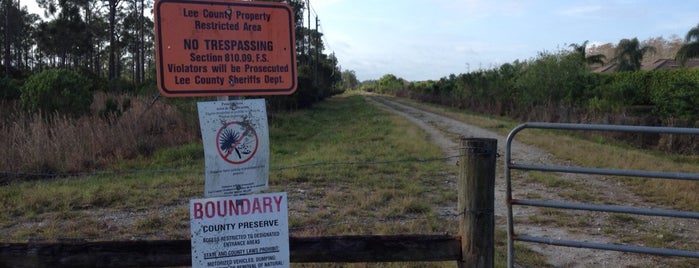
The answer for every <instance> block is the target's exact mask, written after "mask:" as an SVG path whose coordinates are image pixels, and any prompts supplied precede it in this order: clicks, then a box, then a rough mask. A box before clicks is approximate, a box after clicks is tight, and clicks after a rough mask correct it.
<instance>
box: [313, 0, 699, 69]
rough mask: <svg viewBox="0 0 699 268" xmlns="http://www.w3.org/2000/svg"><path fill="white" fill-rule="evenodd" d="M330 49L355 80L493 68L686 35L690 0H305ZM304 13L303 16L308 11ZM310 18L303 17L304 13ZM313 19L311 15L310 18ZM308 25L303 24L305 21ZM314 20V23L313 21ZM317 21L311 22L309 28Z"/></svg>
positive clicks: (694, 5)
mask: <svg viewBox="0 0 699 268" xmlns="http://www.w3.org/2000/svg"><path fill="white" fill-rule="evenodd" d="M310 4H311V7H312V9H311V11H312V16H315V15H316V14H317V15H318V19H319V20H320V29H321V32H322V33H323V34H324V35H325V39H324V41H325V45H326V50H327V51H328V52H334V53H335V56H336V57H337V58H338V61H339V64H340V65H341V67H342V69H343V70H353V71H354V72H355V73H356V75H357V78H358V79H359V81H364V80H368V79H379V78H380V77H381V76H383V75H385V74H393V75H395V76H397V77H400V78H403V79H406V80H408V81H423V80H437V79H439V78H442V77H445V76H448V75H449V74H460V73H467V72H473V71H476V70H478V69H492V68H494V67H497V66H500V65H502V64H505V63H511V62H514V61H515V60H520V61H524V60H531V59H534V58H536V56H537V55H538V53H539V52H544V51H548V52H556V51H559V50H561V49H569V45H570V44H573V43H575V44H582V43H583V42H585V41H586V40H588V41H589V43H588V47H589V46H590V45H593V44H605V43H612V44H615V45H616V44H617V43H618V42H619V41H620V40H621V39H624V38H634V37H636V38H638V39H639V40H640V41H643V40H646V39H649V38H654V37H664V38H665V39H670V38H671V37H673V36H675V37H679V38H684V36H685V35H686V34H687V32H688V31H689V29H690V28H692V27H695V26H697V25H698V24H699V1H695V0H657V1H644V0H634V1H631V0H422V1H416V0H402V1H397V0H310ZM305 16H308V15H307V14H306V15H305ZM306 19H307V17H306ZM311 19H312V20H313V21H314V20H315V19H314V18H313V17H312V18H311ZM306 23H307V22H306ZM312 25H314V24H312ZM313 27H315V26H313Z"/></svg>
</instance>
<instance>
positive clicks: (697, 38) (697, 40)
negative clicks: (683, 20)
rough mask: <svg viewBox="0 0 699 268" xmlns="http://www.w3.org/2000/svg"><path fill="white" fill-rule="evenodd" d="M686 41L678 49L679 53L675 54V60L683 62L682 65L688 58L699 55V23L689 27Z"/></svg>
mask: <svg viewBox="0 0 699 268" xmlns="http://www.w3.org/2000/svg"><path fill="white" fill-rule="evenodd" d="M684 41H685V42H686V43H685V44H684V45H682V47H680V50H678V51H677V54H675V60H676V61H678V62H679V63H680V64H682V66H684V64H685V63H686V62H687V60H688V59H691V58H697V57H699V25H697V26H695V27H693V28H692V29H689V32H687V36H686V37H685V38H684Z"/></svg>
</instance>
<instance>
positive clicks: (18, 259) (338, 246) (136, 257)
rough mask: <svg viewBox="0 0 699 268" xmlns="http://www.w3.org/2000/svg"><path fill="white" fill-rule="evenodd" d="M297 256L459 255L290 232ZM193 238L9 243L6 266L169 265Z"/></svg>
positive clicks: (384, 239) (395, 241)
mask: <svg viewBox="0 0 699 268" xmlns="http://www.w3.org/2000/svg"><path fill="white" fill-rule="evenodd" d="M289 247H290V252H289V253H290V257H291V262H295V263H303V262H306V263H308V262H408V261H456V260H459V259H460V258H461V241H460V239H459V237H457V236H447V235H398V236H328V237H290V238H289ZM191 251H192V246H191V242H190V240H159V241H103V242H63V243H15V244H11V243H6V244H2V245H0V267H168V266H189V265H191V264H192V256H191Z"/></svg>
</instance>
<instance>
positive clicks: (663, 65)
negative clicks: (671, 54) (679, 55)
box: [592, 59, 699, 73]
mask: <svg viewBox="0 0 699 268" xmlns="http://www.w3.org/2000/svg"><path fill="white" fill-rule="evenodd" d="M684 67H685V68H699V59H689V60H687V62H685V64H684ZM677 68H682V66H681V65H680V64H679V63H678V62H677V61H675V60H673V59H658V60H656V61H655V62H653V63H650V64H644V65H642V66H641V70H644V71H655V70H661V69H677ZM616 70H617V64H616V63H610V64H607V65H604V66H602V67H599V68H596V69H594V70H592V71H593V72H595V73H609V72H616Z"/></svg>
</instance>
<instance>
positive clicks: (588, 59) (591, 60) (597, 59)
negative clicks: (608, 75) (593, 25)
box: [570, 40, 606, 66]
mask: <svg viewBox="0 0 699 268" xmlns="http://www.w3.org/2000/svg"><path fill="white" fill-rule="evenodd" d="M588 42H589V41H588V40H585V42H583V43H582V44H580V45H578V44H570V47H571V48H573V51H574V52H575V53H577V54H578V55H580V59H581V60H582V61H584V62H585V63H586V64H587V65H588V66H589V65H592V64H604V60H605V59H606V57H605V56H604V55H602V54H595V55H590V56H587V54H586V53H587V52H586V51H587V43H588Z"/></svg>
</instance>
